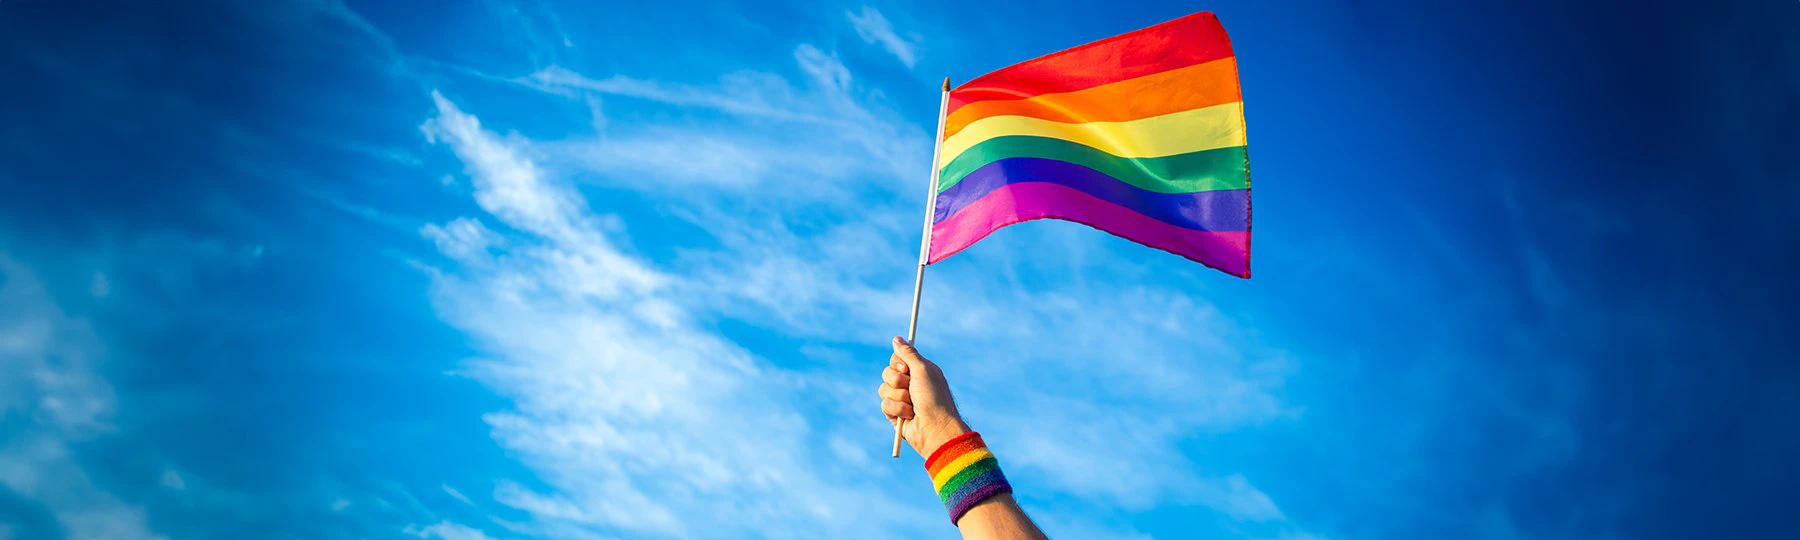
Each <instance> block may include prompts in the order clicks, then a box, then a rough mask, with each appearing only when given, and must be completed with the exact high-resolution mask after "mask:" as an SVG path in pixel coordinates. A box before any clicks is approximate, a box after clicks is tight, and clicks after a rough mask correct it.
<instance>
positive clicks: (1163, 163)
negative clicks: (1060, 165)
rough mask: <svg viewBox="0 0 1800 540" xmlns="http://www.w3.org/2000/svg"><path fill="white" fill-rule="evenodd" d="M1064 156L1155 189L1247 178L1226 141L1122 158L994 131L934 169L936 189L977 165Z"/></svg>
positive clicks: (1239, 185)
mask: <svg viewBox="0 0 1800 540" xmlns="http://www.w3.org/2000/svg"><path fill="white" fill-rule="evenodd" d="M1015 157H1032V158H1045V159H1054V160H1057V161H1067V162H1069V163H1074V164H1077V165H1081V166H1084V167H1087V168H1090V169H1094V170H1096V171H1100V172H1101V173H1103V174H1105V175H1107V176H1111V177H1113V178H1117V179H1119V180H1120V181H1122V182H1125V183H1127V184H1131V185H1134V186H1137V187H1140V188H1143V189H1145V190H1149V191H1155V192H1158V193H1193V192H1196V191H1215V190H1221V189H1244V188H1245V187H1246V184H1248V183H1249V174H1248V173H1247V172H1246V171H1245V167H1247V166H1248V163H1249V162H1248V161H1246V160H1245V157H1244V147H1242V146H1231V147H1226V148H1215V149H1212V150H1201V151H1199V152H1189V153H1186V154H1176V155H1173V156H1164V157H1156V158H1122V157H1119V156H1115V155H1112V154H1108V153H1106V152H1103V151H1100V150H1097V149H1095V148H1093V147H1091V146H1087V145H1084V144H1080V143H1073V142H1069V141H1065V140H1062V139H1053V138H1050V137H1033V136H1027V135H1009V136H1005V137H994V138H992V139H988V140H985V141H981V143H980V144H977V145H975V146H972V147H970V148H969V149H968V150H965V151H963V153H962V154H959V155H957V156H956V159H954V160H951V161H950V163H949V164H948V165H945V166H944V170H943V171H940V172H939V173H938V192H940V193H941V192H943V191H944V190H946V189H950V186H954V185H956V183H957V182H961V181H962V179H963V177H965V176H968V175H969V173H972V172H975V170H976V169H980V168H981V167H982V166H983V165H987V164H989V163H993V162H995V161H999V160H1002V159H1006V158H1015Z"/></svg>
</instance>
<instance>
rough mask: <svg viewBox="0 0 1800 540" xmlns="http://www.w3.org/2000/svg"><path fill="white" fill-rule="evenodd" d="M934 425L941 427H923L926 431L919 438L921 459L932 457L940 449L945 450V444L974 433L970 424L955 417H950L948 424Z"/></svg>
mask: <svg viewBox="0 0 1800 540" xmlns="http://www.w3.org/2000/svg"><path fill="white" fill-rule="evenodd" d="M933 424H939V425H929V424H928V425H925V426H921V427H925V428H926V429H924V430H923V433H922V434H921V435H922V436H921V437H919V456H920V457H930V456H931V455H932V454H934V453H936V452H937V451H938V449H939V448H943V447H944V443H947V442H949V441H950V440H951V439H955V438H957V437H961V436H962V435H963V434H966V433H969V432H971V431H973V430H971V429H969V424H968V423H966V422H963V420H962V419H961V418H957V417H955V416H952V417H950V420H949V421H948V422H942V423H941V424H940V423H937V422H933Z"/></svg>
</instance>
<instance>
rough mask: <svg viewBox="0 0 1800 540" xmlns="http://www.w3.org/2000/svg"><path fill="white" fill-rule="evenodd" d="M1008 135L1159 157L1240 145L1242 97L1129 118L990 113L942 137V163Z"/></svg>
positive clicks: (1113, 153) (939, 164) (1242, 118)
mask: <svg viewBox="0 0 1800 540" xmlns="http://www.w3.org/2000/svg"><path fill="white" fill-rule="evenodd" d="M1007 135H1031V136H1036V137H1052V138H1057V139H1062V140H1065V141H1069V142H1074V143H1080V144H1084V145H1087V146H1091V147H1094V148H1096V149H1098V150H1100V151H1102V152H1106V153H1108V154H1112V155H1115V156H1119V157H1124V158H1136V157H1163V156H1172V155H1175V154H1186V153H1188V152H1199V151H1201V150H1212V149H1216V148H1225V147H1230V146H1243V145H1244V103H1243V102H1241V101H1240V102H1236V103H1226V104H1224V105H1215V106H1212V107H1205V108H1200V109H1194V110H1191V111H1182V112H1178V113H1170V114H1165V115H1162V116H1152V117H1150V118H1145V119H1142V120H1131V121H1128V122H1086V123H1065V122H1052V121H1049V120H1044V119H1040V118H1032V117H1029V116H990V117H987V118H983V119H980V120H976V121H974V122H970V123H969V125H968V127H964V128H963V130H962V131H959V132H957V133H956V135H952V136H950V137H949V138H947V139H944V149H943V157H942V159H940V160H939V161H938V168H939V169H942V168H943V167H944V165H948V164H949V163H950V162H951V161H954V160H955V159H956V156H958V155H961V154H962V153H963V151H965V150H968V149H969V148H970V147H973V146H975V145H977V144H980V143H981V141H985V140H988V139H992V138H994V137H1005V136H1007Z"/></svg>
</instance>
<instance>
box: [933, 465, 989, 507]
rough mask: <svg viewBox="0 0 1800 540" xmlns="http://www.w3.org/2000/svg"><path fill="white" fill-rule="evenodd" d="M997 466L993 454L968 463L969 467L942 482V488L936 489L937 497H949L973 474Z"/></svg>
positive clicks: (972, 476)
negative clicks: (947, 480)
mask: <svg viewBox="0 0 1800 540" xmlns="http://www.w3.org/2000/svg"><path fill="white" fill-rule="evenodd" d="M998 468H1000V462H999V461H996V460H995V459H994V456H988V457H984V458H981V459H979V460H976V461H975V462H974V463H970V464H969V467H968V468H966V469H963V470H962V472H959V473H956V476H952V477H950V481H949V482H944V488H943V489H940V490H938V498H939V499H949V498H950V494H951V493H956V488H960V487H962V485H963V484H965V483H968V482H969V479H970V478H974V477H975V475H978V474H981V473H984V472H988V471H991V470H994V469H998Z"/></svg>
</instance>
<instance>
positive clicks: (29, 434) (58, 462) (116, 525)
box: [0, 255, 160, 540]
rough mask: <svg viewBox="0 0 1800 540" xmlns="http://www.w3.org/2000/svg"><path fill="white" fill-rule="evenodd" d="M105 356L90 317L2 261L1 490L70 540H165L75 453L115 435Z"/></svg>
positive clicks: (24, 271) (10, 262)
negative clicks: (101, 367)
mask: <svg viewBox="0 0 1800 540" xmlns="http://www.w3.org/2000/svg"><path fill="white" fill-rule="evenodd" d="M103 354H104V351H103V350H102V348H101V346H100V343H99V339H98V337H96V336H95V335H94V332H93V330H92V329H91V328H89V326H88V324H87V322H86V321H83V320H81V319H76V318H72V317H69V316H68V315H66V314H65V313H63V311H62V310H61V309H60V308H59V307H58V306H57V305H56V303H55V302H54V301H53V300H52V299H51V298H50V296H49V293H48V292H47V291H46V290H45V289H44V286H43V284H42V283H41V282H40V281H38V279H37V277H36V276H35V275H33V274H32V273H31V272H30V271H29V270H27V269H26V268H25V267H24V266H23V265H21V264H19V263H17V262H15V261H13V260H11V259H9V258H7V257H5V256H3V255H0V421H4V422H5V423H4V424H0V426H3V427H4V428H5V431H6V437H5V438H4V439H0V486H4V487H5V488H6V489H7V490H9V491H11V492H12V493H14V494H16V496H19V497H22V498H24V499H26V500H29V501H33V502H35V503H38V504H42V505H43V506H44V507H45V508H47V509H49V511H50V512H51V514H53V515H54V516H55V517H56V520H57V522H58V523H59V524H61V526H62V528H63V532H64V534H66V535H67V537H68V538H72V539H77V540H83V539H137V538H160V536H158V535H156V534H155V533H153V532H151V530H150V528H149V525H148V523H147V519H146V517H145V514H144V509H143V508H141V507H138V506H134V505H130V504H127V503H125V502H123V501H120V500H119V499H118V497H116V496H114V495H113V494H111V493H108V492H107V491H105V490H103V489H101V488H100V487H98V486H96V485H94V481H93V480H92V479H91V478H89V476H88V473H87V471H86V470H85V469H84V468H83V467H82V466H81V464H79V463H77V462H76V460H75V458H74V456H73V455H71V453H72V450H71V446H72V445H74V444H77V443H79V442H81V441H85V440H89V439H92V438H94V437H97V436H100V435H103V434H105V433H107V432H108V431H110V430H111V429H112V426H111V424H110V417H111V415H112V413H113V408H114V404H113V399H114V397H113V391H112V387H111V385H109V384H107V383H106V381H105V380H103V379H102V378H101V377H100V375H99V374H98V373H97V372H96V371H95V367H94V366H95V364H96V363H97V362H98V361H99V360H100V358H101V356H102V355H103Z"/></svg>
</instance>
